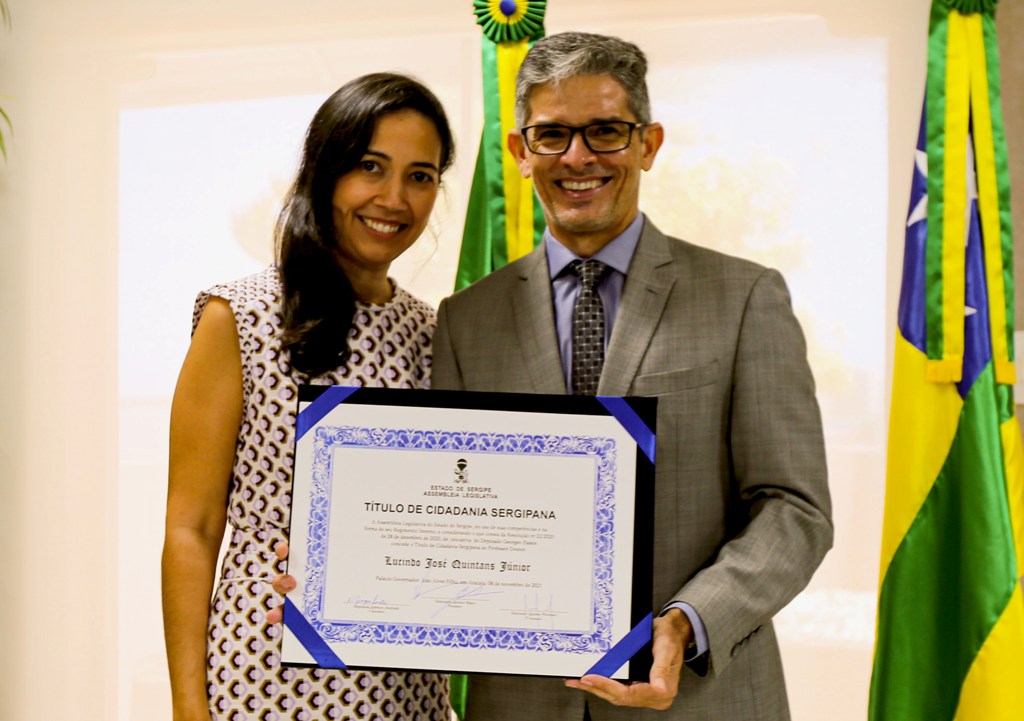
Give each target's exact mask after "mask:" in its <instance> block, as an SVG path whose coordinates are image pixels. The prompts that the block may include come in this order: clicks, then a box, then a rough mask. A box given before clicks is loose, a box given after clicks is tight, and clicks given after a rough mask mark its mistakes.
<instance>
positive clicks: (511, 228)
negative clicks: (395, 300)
mask: <svg viewBox="0 0 1024 721" xmlns="http://www.w3.org/2000/svg"><path fill="white" fill-rule="evenodd" d="M546 7H547V2H545V1H544V0H473V14H474V15H476V22H477V24H478V25H480V26H481V28H482V29H483V42H482V51H483V83H484V129H483V132H482V133H481V134H480V149H479V151H477V156H476V170H475V171H474V173H473V185H472V186H471V187H470V190H469V207H468V208H467V210H466V225H465V228H464V229H463V231H462V249H461V251H460V252H459V268H458V271H457V272H456V274H455V290H461V289H462V288H465V287H466V286H467V285H470V284H472V283H474V282H476V281H478V280H480V279H481V278H483V277H484V276H485V275H487V274H488V273H490V272H491V271H492V270H496V269H497V268H500V267H501V266H503V265H505V264H507V263H510V262H512V261H513V260H516V259H517V258H521V257H522V256H524V255H526V254H527V253H529V252H530V251H531V250H533V249H534V247H536V245H537V243H538V242H539V241H540V239H541V236H542V235H543V233H544V213H543V212H542V211H541V209H540V204H539V203H537V202H536V198H535V197H534V194H533V183H532V182H530V181H529V180H528V179H524V178H523V177H522V176H520V174H519V168H518V166H517V165H516V162H515V160H514V159H513V158H512V155H511V154H510V153H508V152H507V151H506V149H505V139H506V138H507V137H508V133H509V131H510V130H512V129H514V128H515V124H516V121H515V103H516V73H518V72H519V66H520V65H522V63H523V58H524V57H526V52H527V51H528V50H529V49H530V46H531V45H532V44H533V43H534V41H536V40H539V39H540V38H542V37H544V10H545V9H546ZM467 695H468V679H467V678H466V677H465V676H463V675H461V674H456V675H453V676H452V677H451V700H452V709H454V711H455V714H456V715H457V716H458V717H459V718H460V719H465V718H466V696H467Z"/></svg>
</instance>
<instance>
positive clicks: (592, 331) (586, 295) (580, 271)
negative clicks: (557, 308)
mask: <svg viewBox="0 0 1024 721" xmlns="http://www.w3.org/2000/svg"><path fill="white" fill-rule="evenodd" d="M569 272H571V273H572V274H573V275H575V276H577V277H578V278H579V279H580V294H579V297H578V298H577V299H576V305H575V307H573V311H572V393H573V395H576V396H592V395H596V394H597V382H598V381H599V380H600V379H601V366H603V365H604V304H602V303H601V296H600V295H598V293H597V285H598V283H600V282H601V279H602V278H603V277H604V276H605V274H606V273H607V272H608V266H606V265H605V264H604V263H602V262H601V261H599V260H588V261H582V260H574V261H573V262H572V263H570V264H569Z"/></svg>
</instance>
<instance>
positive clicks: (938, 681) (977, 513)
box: [868, 1, 1024, 721]
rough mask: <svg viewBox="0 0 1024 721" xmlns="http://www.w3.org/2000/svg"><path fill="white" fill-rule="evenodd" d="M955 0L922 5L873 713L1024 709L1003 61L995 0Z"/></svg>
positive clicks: (911, 719)
mask: <svg viewBox="0 0 1024 721" xmlns="http://www.w3.org/2000/svg"><path fill="white" fill-rule="evenodd" d="M956 4H957V3H954V2H949V1H936V2H935V3H934V5H933V11H932V21H931V31H930V32H931V35H930V48H929V78H928V85H927V91H926V95H927V96H926V100H925V111H924V113H923V115H922V122H921V130H920V134H919V137H918V144H917V153H916V158H917V160H916V163H915V170H914V179H913V186H912V191H911V200H910V213H909V217H908V220H907V230H906V246H905V251H904V260H903V284H902V289H901V294H900V305H899V316H898V332H897V337H896V357H895V364H894V372H893V391H892V408H891V417H890V426H889V452H888V468H887V477H886V498H885V521H884V527H883V535H882V553H881V556H882V559H881V580H880V586H879V600H878V619H877V633H876V644H875V658H874V670H873V674H872V679H871V696H870V702H869V712H868V715H869V719H870V721H945V720H947V719H948V720H952V719H957V720H958V721H973V720H979V721H980V720H981V719H984V720H985V721H1003V720H1005V721H1010V720H1011V719H1013V720H1019V719H1024V598H1022V593H1021V584H1020V576H1021V574H1022V570H1021V569H1022V561H1024V559H1022V554H1021V551H1022V550H1024V544H1022V543H1021V528H1022V524H1021V519H1022V517H1024V513H1022V506H1024V476H1022V472H1024V465H1022V461H1024V459H1022V452H1021V451H1022V449H1021V446H1022V444H1021V430H1020V426H1019V424H1018V422H1017V418H1016V416H1015V410H1014V409H1015V407H1014V399H1013V387H1012V383H1013V381H1014V377H1013V376H1014V373H1013V366H1012V362H1011V359H1012V352H1013V345H1012V326H1013V286H1012V275H1011V273H1012V271H1011V269H1012V267H1013V263H1012V241H1011V240H1010V237H1011V234H1010V226H1009V215H1008V213H1009V210H1008V209H1009V183H1008V175H1007V174H1006V160H1005V157H1006V156H1005V142H1004V140H1003V135H1002V123H1001V118H1000V107H999V105H1000V104H999V95H998V61H997V59H996V58H995V56H994V54H993V51H992V48H994V22H993V19H992V17H991V7H989V8H988V11H989V12H988V14H987V15H986V14H985V13H984V12H975V13H969V14H961V13H960V12H959V11H958V10H957V9H956V8H955V7H953V6H954V5H956ZM969 4H971V5H972V6H979V5H984V4H985V3H984V2H978V1H975V2H973V3H969ZM992 4H993V3H989V5H992ZM990 42H991V43H992V44H991V45H989V44H988V43H990Z"/></svg>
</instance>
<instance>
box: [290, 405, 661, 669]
mask: <svg viewBox="0 0 1024 721" xmlns="http://www.w3.org/2000/svg"><path fill="white" fill-rule="evenodd" d="M655 404H656V401H655V399H651V398H629V399H623V398H610V397H581V396H561V395H559V396H546V395H527V394H505V393H468V392H454V391H414V390H395V389H379V388H351V387H343V386H302V387H301V388H300V394H299V414H298V422H297V427H296V446H295V472H294V481H293V483H294V485H293V489H292V515H291V535H290V538H291V544H290V545H291V552H290V556H289V559H288V572H289V573H290V574H291V575H293V576H294V577H295V578H296V580H297V582H298V587H297V588H296V589H295V590H294V591H292V592H291V593H290V594H289V595H288V597H287V599H286V601H285V632H284V638H283V641H282V649H281V659H282V662H283V663H285V664H300V665H307V664H316V665H319V666H323V667H334V668H381V669H383V668H388V669H417V670H425V671H426V670H432V671H447V672H468V673H476V672H479V673H500V674H526V675H542V676H561V677H579V676H582V675H584V674H586V673H601V674H602V675H605V676H609V677H613V678H620V679H627V678H629V679H640V678H646V676H647V672H648V671H649V669H650V646H649V642H650V636H651V611H652V606H651V564H652V545H653V528H652V526H653V498H654V488H653V482H654V446H655V436H654V430H655V428H654V424H655V418H656V405H655Z"/></svg>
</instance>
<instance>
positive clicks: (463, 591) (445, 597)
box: [412, 578, 502, 618]
mask: <svg viewBox="0 0 1024 721" xmlns="http://www.w3.org/2000/svg"><path fill="white" fill-rule="evenodd" d="M501 593H502V591H490V590H488V589H487V587H486V586H482V585H473V584H465V583H431V582H430V579H429V578H424V579H423V580H421V581H420V582H419V583H417V584H416V587H415V588H414V589H413V593H412V600H414V601H415V600H417V599H420V598H429V599H433V600H434V601H436V602H437V603H438V604H439V606H438V608H437V610H436V611H434V613H432V614H431V615H430V617H431V618H436V617H437V616H438V615H439V614H440V613H441V612H442V611H445V610H447V609H449V608H460V607H462V606H467V605H473V603H475V602H478V601H490V600H491V599H489V598H484V597H485V596H494V595H500V594H501Z"/></svg>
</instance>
